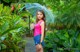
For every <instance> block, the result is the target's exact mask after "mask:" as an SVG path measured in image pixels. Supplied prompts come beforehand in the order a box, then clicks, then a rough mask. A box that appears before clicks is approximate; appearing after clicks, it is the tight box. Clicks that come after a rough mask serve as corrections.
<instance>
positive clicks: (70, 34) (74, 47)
mask: <svg viewBox="0 0 80 52" xmlns="http://www.w3.org/2000/svg"><path fill="white" fill-rule="evenodd" d="M79 32H80V30H78V31H77V30H74V29H69V30H68V29H63V30H56V29H54V31H48V32H47V33H46V34H47V35H46V37H45V42H46V46H45V50H46V52H50V51H52V52H77V51H80V41H79V40H80V39H79V38H80V33H79Z"/></svg>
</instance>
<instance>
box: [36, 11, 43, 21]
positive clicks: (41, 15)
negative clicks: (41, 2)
mask: <svg viewBox="0 0 80 52" xmlns="http://www.w3.org/2000/svg"><path fill="white" fill-rule="evenodd" d="M37 18H38V19H39V20H41V19H42V18H43V13H42V12H37Z"/></svg>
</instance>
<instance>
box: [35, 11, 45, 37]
mask: <svg viewBox="0 0 80 52" xmlns="http://www.w3.org/2000/svg"><path fill="white" fill-rule="evenodd" d="M38 12H41V13H42V14H43V18H42V20H43V21H44V26H45V28H46V18H45V13H44V11H43V10H38V11H37V12H36V16H37V13H38ZM38 21H39V19H38V18H37V17H36V23H37V22H38ZM45 28H44V37H45V34H46V31H45Z"/></svg>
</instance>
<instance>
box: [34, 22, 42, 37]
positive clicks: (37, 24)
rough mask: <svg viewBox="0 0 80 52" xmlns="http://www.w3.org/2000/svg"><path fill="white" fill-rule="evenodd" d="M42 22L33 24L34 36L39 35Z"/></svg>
mask: <svg viewBox="0 0 80 52" xmlns="http://www.w3.org/2000/svg"><path fill="white" fill-rule="evenodd" d="M41 22H42V20H41V21H39V22H38V23H36V24H35V26H34V36H37V35H41V26H40V24H41Z"/></svg>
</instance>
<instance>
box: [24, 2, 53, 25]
mask: <svg viewBox="0 0 80 52" xmlns="http://www.w3.org/2000/svg"><path fill="white" fill-rule="evenodd" d="M23 8H25V9H26V10H28V11H29V12H30V13H31V14H32V15H33V16H36V12H37V10H43V11H44V13H45V16H46V22H47V23H53V22H54V15H53V13H52V12H51V11H50V10H49V9H47V8H46V7H45V6H42V5H40V4H39V3H27V4H25V6H24V7H23Z"/></svg>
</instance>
